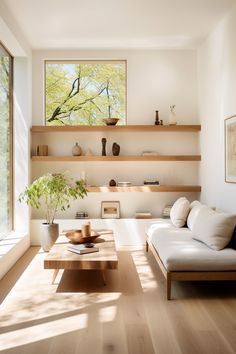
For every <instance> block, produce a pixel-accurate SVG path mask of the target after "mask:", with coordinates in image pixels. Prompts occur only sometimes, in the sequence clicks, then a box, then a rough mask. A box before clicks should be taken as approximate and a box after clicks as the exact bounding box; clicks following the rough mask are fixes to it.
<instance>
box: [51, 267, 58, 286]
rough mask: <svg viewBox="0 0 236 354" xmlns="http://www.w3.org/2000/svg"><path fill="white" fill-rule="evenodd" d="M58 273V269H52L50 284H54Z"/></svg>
mask: <svg viewBox="0 0 236 354" xmlns="http://www.w3.org/2000/svg"><path fill="white" fill-rule="evenodd" d="M58 272H59V269H54V273H53V276H52V284H54V281H55V280H56V277H57V274H58Z"/></svg>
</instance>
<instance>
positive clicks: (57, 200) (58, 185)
mask: <svg viewBox="0 0 236 354" xmlns="http://www.w3.org/2000/svg"><path fill="white" fill-rule="evenodd" d="M85 195H87V190H86V188H85V185H84V181H83V180H78V181H75V182H73V180H72V179H71V178H69V177H68V176H67V175H66V174H65V173H63V174H50V173H48V174H45V175H43V176H41V177H39V178H38V179H36V180H35V181H34V182H33V183H32V184H31V185H30V186H29V187H27V188H26V189H25V191H24V192H22V193H21V194H20V196H19V201H20V202H23V201H24V202H26V203H27V204H28V205H29V206H31V207H32V208H34V209H39V208H40V207H41V206H45V208H46V223H47V224H53V221H54V218H55V214H56V212H57V211H65V210H66V209H68V208H69V207H70V200H71V199H77V198H84V196H85Z"/></svg>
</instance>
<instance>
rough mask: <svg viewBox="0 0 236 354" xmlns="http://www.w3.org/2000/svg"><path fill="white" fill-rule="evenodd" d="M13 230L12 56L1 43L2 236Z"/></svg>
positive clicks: (0, 190)
mask: <svg viewBox="0 0 236 354" xmlns="http://www.w3.org/2000/svg"><path fill="white" fill-rule="evenodd" d="M11 230H12V57H11V55H10V54H9V53H8V52H7V50H6V49H5V48H4V46H3V45H2V44H1V43H0V238H2V237H4V236H5V235H6V234H7V233H8V232H9V231H11Z"/></svg>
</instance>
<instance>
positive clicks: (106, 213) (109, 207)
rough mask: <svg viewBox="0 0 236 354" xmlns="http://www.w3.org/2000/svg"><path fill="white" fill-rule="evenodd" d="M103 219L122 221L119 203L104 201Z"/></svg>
mask: <svg viewBox="0 0 236 354" xmlns="http://www.w3.org/2000/svg"><path fill="white" fill-rule="evenodd" d="M101 206H102V211H101V217H102V219H120V202H119V201H102V205H101Z"/></svg>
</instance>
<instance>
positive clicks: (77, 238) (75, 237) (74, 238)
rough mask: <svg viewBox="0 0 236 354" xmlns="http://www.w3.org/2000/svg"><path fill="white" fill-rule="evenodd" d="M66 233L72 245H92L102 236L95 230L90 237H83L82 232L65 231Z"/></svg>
mask: <svg viewBox="0 0 236 354" xmlns="http://www.w3.org/2000/svg"><path fill="white" fill-rule="evenodd" d="M64 232H65V236H66V237H67V238H68V239H69V240H70V241H71V243H91V242H94V241H95V240H96V238H97V237H99V236H100V234H99V233H98V232H96V231H94V230H91V231H90V235H88V236H83V233H82V230H64Z"/></svg>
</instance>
